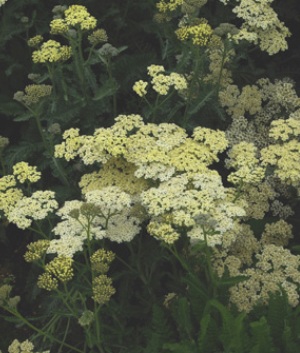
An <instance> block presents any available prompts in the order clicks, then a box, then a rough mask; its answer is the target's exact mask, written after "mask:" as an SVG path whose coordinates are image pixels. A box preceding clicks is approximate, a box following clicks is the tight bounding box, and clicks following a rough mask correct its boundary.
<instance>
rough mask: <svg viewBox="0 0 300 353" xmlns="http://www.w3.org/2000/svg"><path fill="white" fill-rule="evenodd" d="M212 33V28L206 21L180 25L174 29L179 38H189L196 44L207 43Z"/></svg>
mask: <svg viewBox="0 0 300 353" xmlns="http://www.w3.org/2000/svg"><path fill="white" fill-rule="evenodd" d="M212 33H213V30H212V28H211V26H210V25H209V24H207V23H199V24H197V25H192V26H182V27H179V28H178V29H177V30H176V31H175V34H176V36H177V38H178V39H179V40H181V41H187V40H191V42H192V43H193V44H194V45H198V46H205V45H207V44H208V41H209V38H210V36H211V35H212Z"/></svg>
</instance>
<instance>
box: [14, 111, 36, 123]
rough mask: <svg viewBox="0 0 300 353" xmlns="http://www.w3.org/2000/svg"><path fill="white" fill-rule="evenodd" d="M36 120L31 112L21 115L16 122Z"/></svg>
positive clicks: (15, 119)
mask: <svg viewBox="0 0 300 353" xmlns="http://www.w3.org/2000/svg"><path fill="white" fill-rule="evenodd" d="M32 118H34V116H33V115H32V113H31V112H26V113H24V114H21V115H19V116H17V117H16V118H14V119H13V120H14V121H27V120H30V119H32Z"/></svg>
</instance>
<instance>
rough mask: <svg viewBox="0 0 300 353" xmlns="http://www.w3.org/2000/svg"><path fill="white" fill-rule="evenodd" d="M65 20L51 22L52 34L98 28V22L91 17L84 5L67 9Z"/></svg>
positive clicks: (56, 19)
mask: <svg viewBox="0 0 300 353" xmlns="http://www.w3.org/2000/svg"><path fill="white" fill-rule="evenodd" d="M63 15H64V18H55V19H54V20H52V21H51V23H50V27H51V31H50V33H51V34H66V33H67V32H68V31H69V30H70V29H73V28H75V29H77V28H80V29H81V30H83V31H84V30H92V29H95V28H96V25H97V20H96V18H95V17H94V16H91V15H90V13H89V12H88V11H87V8H86V7H85V6H82V5H71V6H69V7H68V8H67V9H65V11H64V13H63Z"/></svg>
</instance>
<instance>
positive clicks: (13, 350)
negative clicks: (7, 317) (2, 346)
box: [8, 339, 50, 353]
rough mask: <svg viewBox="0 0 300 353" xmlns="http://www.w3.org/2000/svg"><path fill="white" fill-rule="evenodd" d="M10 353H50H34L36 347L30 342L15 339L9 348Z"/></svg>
mask: <svg viewBox="0 0 300 353" xmlns="http://www.w3.org/2000/svg"><path fill="white" fill-rule="evenodd" d="M8 353H50V350H49V351H43V352H34V345H33V343H32V342H30V341H29V340H25V341H23V342H20V341H19V340H17V339H15V340H13V342H12V343H11V344H10V345H9V347H8Z"/></svg>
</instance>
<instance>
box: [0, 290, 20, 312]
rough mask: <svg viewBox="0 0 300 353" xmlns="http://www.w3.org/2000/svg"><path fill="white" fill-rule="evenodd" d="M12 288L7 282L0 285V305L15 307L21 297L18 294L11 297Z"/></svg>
mask: <svg viewBox="0 0 300 353" xmlns="http://www.w3.org/2000/svg"><path fill="white" fill-rule="evenodd" d="M12 289H13V288H12V286H11V285H9V284H3V285H1V286H0V306H8V307H10V308H16V306H17V304H18V303H19V301H20V299H21V298H20V297H19V296H15V297H11V291H12Z"/></svg>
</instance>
